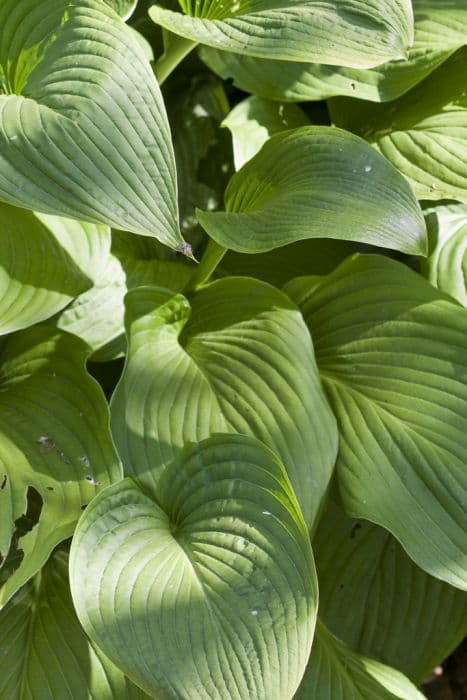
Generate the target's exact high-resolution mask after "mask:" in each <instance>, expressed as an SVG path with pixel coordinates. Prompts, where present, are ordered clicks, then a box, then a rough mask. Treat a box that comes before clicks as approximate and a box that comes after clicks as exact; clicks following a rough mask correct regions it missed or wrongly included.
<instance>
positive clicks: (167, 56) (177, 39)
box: [154, 34, 196, 85]
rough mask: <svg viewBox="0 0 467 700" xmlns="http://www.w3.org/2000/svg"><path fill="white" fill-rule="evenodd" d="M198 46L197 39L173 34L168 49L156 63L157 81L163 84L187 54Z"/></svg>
mask: <svg viewBox="0 0 467 700" xmlns="http://www.w3.org/2000/svg"><path fill="white" fill-rule="evenodd" d="M195 46H196V41H191V40H190V39H185V38H184V37H181V36H176V35H175V34H171V36H170V42H169V44H168V45H167V47H166V50H165V51H164V53H163V54H162V56H159V58H158V59H157V61H156V62H155V64H154V73H155V74H156V78H157V82H158V83H159V85H162V83H163V82H164V80H166V79H167V78H168V77H169V75H170V74H171V73H172V71H174V70H175V68H176V67H177V66H178V64H179V63H181V61H183V59H184V58H185V56H187V55H188V54H189V53H190V51H191V50H192V49H194V47H195Z"/></svg>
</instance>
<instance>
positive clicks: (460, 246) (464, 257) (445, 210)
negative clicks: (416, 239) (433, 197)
mask: <svg viewBox="0 0 467 700" xmlns="http://www.w3.org/2000/svg"><path fill="white" fill-rule="evenodd" d="M426 221H427V229H428V240H429V244H430V254H429V256H428V258H427V260H426V261H425V264H424V267H423V269H424V272H425V274H426V276H427V278H428V279H429V280H430V282H431V283H432V284H433V285H434V286H435V287H438V289H441V291H443V292H446V293H447V294H450V295H451V296H452V297H454V298H455V299H457V301H459V302H460V303H461V304H462V305H463V306H467V290H466V286H465V280H466V277H467V254H466V250H467V206H466V205H465V204H453V205H451V206H442V207H435V208H433V209H432V210H431V211H430V212H429V213H428V214H427V216H426Z"/></svg>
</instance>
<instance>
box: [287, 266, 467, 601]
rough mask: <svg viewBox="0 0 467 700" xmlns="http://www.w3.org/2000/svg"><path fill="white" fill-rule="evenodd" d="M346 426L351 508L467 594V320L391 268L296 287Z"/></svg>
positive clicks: (341, 471)
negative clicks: (378, 526)
mask: <svg viewBox="0 0 467 700" xmlns="http://www.w3.org/2000/svg"><path fill="white" fill-rule="evenodd" d="M287 289H288V292H289V293H290V295H291V296H292V298H293V299H294V300H295V301H296V302H297V303H298V304H299V306H300V308H301V309H302V312H303V314H304V317H305V320H306V321H307V323H308V326H309V328H310V330H311V333H312V336H313V341H314V344H315V349H316V357H317V361H318V366H319V369H320V373H321V377H322V379H323V383H324V386H325V388H326V390H327V394H328V396H329V399H330V401H331V404H332V406H333V408H334V412H335V414H336V415H337V418H338V422H339V428H340V449H339V457H338V461H337V473H338V477H339V484H340V490H341V493H342V497H343V501H344V506H345V508H346V510H347V512H348V513H349V514H350V515H352V516H354V517H362V518H365V519H368V520H370V521H372V522H375V523H377V524H380V525H382V526H383V527H385V528H386V529H388V530H389V531H390V532H392V533H393V534H394V535H395V537H396V538H397V539H398V540H399V541H400V542H401V543H402V545H403V547H404V549H406V551H407V552H408V554H409V555H410V557H411V558H412V559H414V561H415V562H416V563H417V564H418V565H419V566H421V567H422V568H423V569H425V570H426V571H428V572H429V573H430V574H432V575H433V576H436V577H438V578H440V579H442V580H444V581H447V582H448V583H450V584H452V585H454V586H457V587H459V588H465V587H466V585H467V555H466V549H465V541H466V523H465V509H466V506H467V480H466V478H465V464H466V461H467V444H466V441H465V416H466V415H467V374H466V371H465V354H466V348H467V311H466V310H464V309H463V308H461V307H460V306H458V305H457V304H455V303H452V302H451V301H449V300H448V298H447V297H445V296H444V295H442V294H441V293H440V292H438V290H436V289H434V287H432V286H431V285H430V284H429V283H428V282H426V281H425V280H424V279H422V278H421V277H420V276H419V275H418V274H416V273H414V272H413V271H411V270H410V269H409V268H407V267H405V266H403V265H401V264H400V263H398V262H395V261H394V260H390V259H389V258H386V257H382V256H377V255H370V256H355V257H354V258H351V259H350V260H349V261H346V262H345V263H343V264H342V265H341V266H340V267H339V268H338V269H337V270H336V271H335V272H334V273H332V274H331V275H329V276H328V277H326V278H324V280H323V281H322V283H321V284H316V279H315V278H311V280H310V281H308V280H307V278H302V279H298V280H296V281H292V282H290V283H289V285H288V287H287Z"/></svg>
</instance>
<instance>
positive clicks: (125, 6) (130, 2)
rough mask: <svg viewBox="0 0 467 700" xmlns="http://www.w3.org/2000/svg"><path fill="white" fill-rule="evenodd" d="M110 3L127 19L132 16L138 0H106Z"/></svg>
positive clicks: (105, 0)
mask: <svg viewBox="0 0 467 700" xmlns="http://www.w3.org/2000/svg"><path fill="white" fill-rule="evenodd" d="M104 2H106V3H107V5H110V7H112V8H113V9H114V10H115V12H117V13H118V14H119V15H120V17H122V19H124V20H125V21H126V20H127V19H129V18H130V17H131V15H132V14H133V12H134V11H135V8H136V5H137V4H138V0H104Z"/></svg>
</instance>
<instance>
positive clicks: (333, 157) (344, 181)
mask: <svg viewBox="0 0 467 700" xmlns="http://www.w3.org/2000/svg"><path fill="white" fill-rule="evenodd" d="M225 206H226V209H227V211H226V212H201V211H198V212H197V215H198V219H199V221H200V223H201V225H202V226H203V228H204V229H205V230H206V231H207V232H208V234H209V235H210V236H211V238H213V239H214V240H215V241H217V242H218V243H220V245H222V246H224V247H226V248H232V249H233V250H236V251H239V252H243V253H258V252H264V251H267V250H271V249H273V248H278V247H280V246H283V245H286V244H287V243H292V242H293V241H297V240H300V239H304V238H318V237H319V238H341V239H344V240H352V241H359V242H362V243H371V244H373V245H377V246H383V247H386V248H393V249H395V250H400V251H402V252H405V253H413V254H415V255H423V254H424V253H425V248H426V230H425V223H424V221H423V216H422V213H421V210H420V207H419V205H418V202H417V200H416V199H415V197H414V195H413V193H412V191H411V189H410V187H409V186H408V184H407V182H405V180H404V178H402V177H401V176H400V175H399V173H398V172H397V171H396V169H395V168H394V167H393V166H392V165H391V164H390V163H388V162H387V160H386V159H385V158H382V157H381V156H380V155H379V154H378V153H376V152H375V151H374V149H372V148H371V147H370V146H369V145H368V144H366V143H365V142H364V141H362V140H361V139H359V138H357V137H355V136H353V135H352V134H349V133H347V132H345V131H341V130H338V129H333V128H330V127H322V126H304V127H302V128H300V129H292V130H290V131H287V132H285V133H280V134H276V135H274V136H272V137H271V138H270V139H269V141H267V142H266V143H265V144H264V146H263V148H262V149H261V151H260V152H259V153H258V154H257V155H256V156H255V157H254V158H252V159H251V160H250V161H249V162H248V163H246V165H244V166H243V168H241V170H239V171H238V173H236V174H235V175H234V176H233V177H232V179H231V180H230V183H229V185H228V187H227V190H226V192H225Z"/></svg>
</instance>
